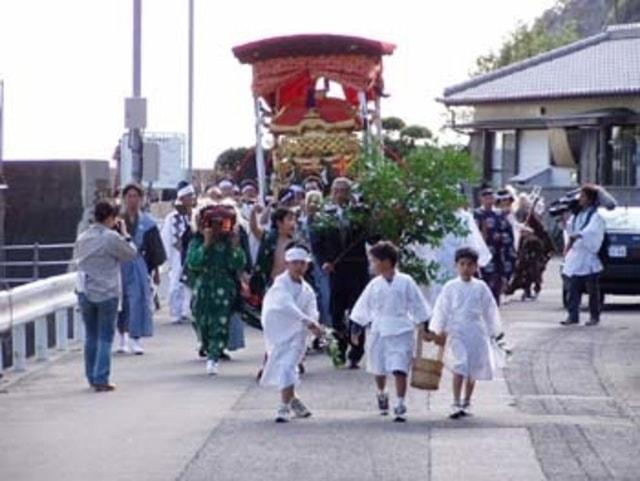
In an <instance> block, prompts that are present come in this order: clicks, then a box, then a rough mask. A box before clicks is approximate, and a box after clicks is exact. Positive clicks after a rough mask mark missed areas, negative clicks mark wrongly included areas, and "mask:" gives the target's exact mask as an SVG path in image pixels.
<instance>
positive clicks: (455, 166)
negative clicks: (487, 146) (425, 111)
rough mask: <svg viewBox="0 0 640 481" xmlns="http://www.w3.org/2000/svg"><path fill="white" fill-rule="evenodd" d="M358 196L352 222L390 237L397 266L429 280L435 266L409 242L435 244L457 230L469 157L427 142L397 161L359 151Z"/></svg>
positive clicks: (468, 177) (470, 174)
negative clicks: (461, 187) (359, 201)
mask: <svg viewBox="0 0 640 481" xmlns="http://www.w3.org/2000/svg"><path fill="white" fill-rule="evenodd" d="M352 176H353V179H354V181H355V183H356V185H357V189H358V192H359V193H360V194H361V196H362V206H361V208H355V209H352V210H351V211H350V212H349V215H350V216H351V217H352V218H353V221H354V222H356V223H359V224H361V225H364V226H365V230H366V232H367V233H368V235H370V236H373V237H378V238H381V239H388V240H391V241H393V242H394V243H395V244H396V245H398V246H399V248H400V249H401V259H402V260H401V269H402V270H403V271H404V272H407V273H408V274H410V275H412V276H413V277H414V279H416V281H418V282H422V283H427V282H428V279H429V278H430V277H432V276H433V274H435V266H434V265H426V264H425V263H424V261H422V260H421V259H419V258H418V257H416V255H415V253H414V251H413V249H412V245H416V244H427V245H431V246H436V245H438V244H439V242H440V240H441V239H442V238H443V237H444V236H445V235H446V234H447V233H448V232H451V231H461V229H462V228H461V226H460V224H459V222H458V220H457V218H456V216H455V211H456V210H457V209H458V208H459V207H460V206H461V205H462V204H463V202H464V198H463V197H462V195H461V194H460V192H459V189H458V186H459V184H460V183H461V182H470V181H473V180H474V179H475V178H476V173H475V169H474V166H473V162H472V160H471V158H470V156H469V155H468V153H466V152H465V151H464V150H462V149H460V148H458V147H439V146H434V145H426V146H421V147H416V148H414V149H413V150H412V151H410V152H409V153H408V154H407V155H406V156H405V158H404V161H403V162H401V163H398V162H394V161H393V160H390V159H388V158H386V157H380V156H379V155H369V156H367V155H363V156H362V157H361V158H360V159H359V160H357V161H356V162H355V163H354V165H353V170H352Z"/></svg>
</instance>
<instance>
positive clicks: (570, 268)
mask: <svg viewBox="0 0 640 481" xmlns="http://www.w3.org/2000/svg"><path fill="white" fill-rule="evenodd" d="M589 211H590V209H584V210H581V211H580V212H579V213H578V214H577V215H575V216H572V217H570V218H569V221H568V222H567V233H568V234H569V235H570V236H571V235H574V234H578V235H579V236H580V237H579V238H578V239H576V240H575V241H574V242H573V245H572V246H571V248H570V249H569V251H568V252H567V254H566V256H565V258H564V264H563V266H562V273H563V274H564V275H565V276H569V277H572V276H587V275H589V274H595V273H597V272H600V271H602V269H603V267H602V262H600V258H599V257H598V251H599V250H600V247H601V246H602V241H603V240H604V233H605V223H604V219H603V218H602V216H601V215H600V214H599V213H598V211H597V210H596V211H595V212H593V214H592V216H591V218H590V219H589V222H588V223H587V224H586V225H585V222H586V221H587V217H588V213H589Z"/></svg>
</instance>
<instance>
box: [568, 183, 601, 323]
mask: <svg viewBox="0 0 640 481" xmlns="http://www.w3.org/2000/svg"><path fill="white" fill-rule="evenodd" d="M598 197H599V189H598V187H597V186H595V185H588V184H587V185H583V186H582V187H581V188H580V191H579V194H578V199H577V202H578V206H577V207H578V209H579V210H578V211H577V212H576V213H574V215H573V216H572V217H570V218H569V220H568V222H567V227H566V230H567V239H568V241H567V243H566V245H565V257H564V265H563V266H562V274H563V275H564V276H566V277H567V278H568V282H569V302H568V311H569V316H568V317H567V319H565V320H564V321H562V322H561V323H560V324H562V325H563V326H568V325H571V324H578V323H579V322H580V321H579V310H580V300H581V298H582V291H583V290H585V289H586V291H587V293H588V294H589V313H590V319H589V321H588V322H587V323H586V324H585V325H587V326H595V325H597V324H598V322H600V307H601V306H600V286H599V277H600V273H601V272H602V269H603V267H602V262H601V261H600V258H599V257H598V252H599V250H600V247H601V246H602V242H603V240H604V234H605V223H604V219H603V218H602V217H601V216H600V214H598V211H597V208H598Z"/></svg>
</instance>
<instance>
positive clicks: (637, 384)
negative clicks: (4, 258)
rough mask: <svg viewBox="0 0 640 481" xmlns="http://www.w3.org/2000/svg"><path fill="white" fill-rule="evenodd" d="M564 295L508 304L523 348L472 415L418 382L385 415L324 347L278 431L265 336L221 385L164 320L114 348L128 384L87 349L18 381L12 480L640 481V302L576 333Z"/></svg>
mask: <svg viewBox="0 0 640 481" xmlns="http://www.w3.org/2000/svg"><path fill="white" fill-rule="evenodd" d="M555 272H556V270H555V268H554V267H552V268H551V269H550V271H549V274H550V275H549V278H550V279H551V280H554V279H553V278H554V277H555ZM557 299H559V289H558V285H557V282H555V280H554V282H549V283H548V289H547V290H546V291H545V293H544V295H543V296H542V297H541V299H540V300H539V301H537V302H535V303H532V302H529V303H520V302H512V303H510V304H508V305H507V306H505V308H504V309H503V312H504V317H505V319H506V322H507V325H508V336H509V339H510V341H511V342H512V344H514V346H515V354H514V356H513V358H512V360H511V362H510V364H509V367H508V369H507V370H506V371H505V373H504V374H505V375H504V376H500V377H499V379H496V380H494V381H491V382H487V383H482V384H480V385H479V388H478V392H477V402H476V405H475V415H474V416H473V417H472V418H469V419H465V420H462V421H450V420H448V419H447V418H446V415H447V411H448V406H449V404H450V389H449V382H450V380H449V378H448V377H445V378H444V379H443V384H442V387H441V390H440V391H438V392H436V393H433V394H431V395H428V394H426V393H424V392H420V391H416V390H412V391H411V393H410V396H409V400H408V403H409V409H410V421H409V422H408V423H407V424H406V425H397V424H394V423H392V422H390V420H388V419H384V418H381V417H379V416H378V415H377V414H376V412H375V409H374V408H375V406H374V397H373V393H374V390H373V387H372V381H371V379H370V378H369V377H368V376H367V375H366V373H364V372H353V371H335V370H334V369H332V368H331V367H330V365H329V362H328V359H327V358H326V357H324V356H318V355H315V356H310V357H309V358H308V360H307V367H308V371H309V373H308V374H307V375H306V376H305V378H304V381H303V385H302V387H301V390H300V394H301V397H302V398H303V399H304V400H305V401H306V402H307V404H308V405H309V407H310V408H311V409H312V410H313V412H314V416H313V417H312V418H311V419H309V420H301V421H295V422H292V423H290V424H288V425H276V424H275V423H273V421H272V418H273V414H274V408H275V406H276V403H277V394H276V393H275V392H273V391H270V390H265V389H260V388H258V387H257V386H256V385H255V383H254V381H253V375H254V374H255V371H256V367H257V366H258V365H259V363H260V361H261V357H262V344H261V339H260V336H259V333H257V332H255V331H248V332H247V334H248V336H247V337H248V339H247V340H248V346H249V347H248V348H247V349H245V350H244V351H242V352H240V353H238V354H236V355H234V360H233V361H232V362H229V363H225V364H223V365H222V370H221V375H220V376H219V377H217V378H210V377H207V376H206V375H205V374H204V364H203V363H202V362H201V361H199V360H197V359H196V356H195V351H194V342H193V334H192V332H191V331H190V328H188V327H187V326H174V325H169V324H167V323H166V321H164V320H163V319H162V318H161V319H160V320H159V325H158V333H157V336H156V337H155V338H154V339H153V341H151V342H150V343H149V345H148V348H149V349H148V353H147V354H145V356H142V357H133V356H118V357H116V359H115V363H114V380H115V381H116V382H117V383H118V390H117V391H116V392H114V393H109V394H95V393H92V392H91V391H90V390H89V389H87V388H85V387H84V384H83V379H82V374H81V357H80V352H79V351H78V352H74V353H72V354H70V355H67V356H66V357H64V358H63V359H62V360H59V361H56V362H53V363H50V364H46V365H40V366H38V367H37V368H36V370H35V371H34V372H33V373H32V374H30V375H29V376H27V377H25V378H23V379H21V380H20V381H19V382H17V383H13V384H6V383H5V385H4V389H3V393H2V394H0V479H2V480H4V479H8V480H9V479H10V480H56V481H57V480H71V481H75V480H78V481H80V480H86V479H95V480H103V479H104V480H107V479H109V480H129V479H131V480H134V479H135V480H181V481H192V480H243V481H245V480H263V479H281V480H288V479H291V480H321V479H322V480H329V479H334V480H374V479H375V480H387V479H388V480H405V479H407V480H413V479H421V480H460V479H467V480H543V479H549V480H572V479H576V480H578V479H580V480H583V479H590V480H596V479H597V480H599V479H602V480H604V479H607V480H608V479H628V480H632V479H633V480H636V479H638V478H639V477H640V475H638V473H640V456H638V454H640V448H638V446H640V424H639V421H640V372H639V368H638V366H640V349H639V347H640V316H638V312H639V309H640V308H639V306H636V305H622V304H616V305H615V306H614V308H613V309H610V310H608V311H607V312H606V313H605V315H604V316H603V323H602V326H599V327H596V328H585V327H582V326H576V327H571V328H562V327H560V326H559V325H558V324H557V321H559V320H561V319H562V318H563V312H562V310H560V309H559V308H558V301H557ZM616 302H618V300H616Z"/></svg>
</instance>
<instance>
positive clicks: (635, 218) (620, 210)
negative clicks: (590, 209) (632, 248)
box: [600, 207, 640, 230]
mask: <svg viewBox="0 0 640 481" xmlns="http://www.w3.org/2000/svg"><path fill="white" fill-rule="evenodd" d="M600 214H601V215H602V218H603V219H604V223H605V225H606V226H607V230H640V209H638V208H625V207H617V208H615V209H613V210H601V211H600Z"/></svg>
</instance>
